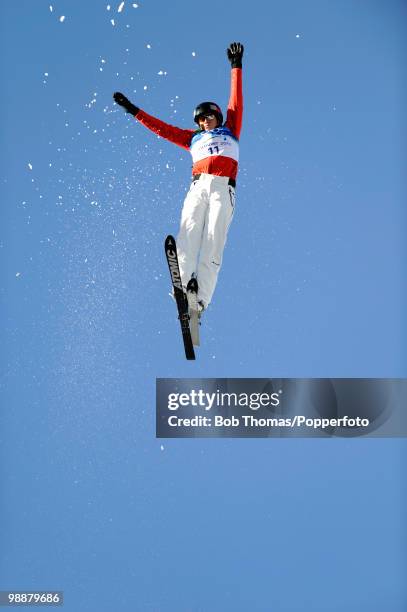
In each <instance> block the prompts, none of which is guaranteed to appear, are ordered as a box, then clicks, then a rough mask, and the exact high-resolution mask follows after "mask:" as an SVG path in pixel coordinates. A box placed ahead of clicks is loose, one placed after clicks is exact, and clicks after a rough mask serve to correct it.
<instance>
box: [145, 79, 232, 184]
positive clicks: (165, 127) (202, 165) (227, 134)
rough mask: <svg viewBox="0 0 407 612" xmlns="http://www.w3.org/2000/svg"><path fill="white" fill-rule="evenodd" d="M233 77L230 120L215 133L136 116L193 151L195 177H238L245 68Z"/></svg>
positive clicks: (147, 126) (193, 172)
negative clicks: (243, 73)
mask: <svg viewBox="0 0 407 612" xmlns="http://www.w3.org/2000/svg"><path fill="white" fill-rule="evenodd" d="M230 76H231V78H230V97H229V103H228V108H227V114H226V121H225V124H224V125H223V126H222V127H219V128H215V130H210V131H209V132H205V131H203V130H183V129H181V128H178V127H175V126H173V125H169V124H168V123H165V122H164V121H161V120H160V119H157V118H156V117H153V116H152V115H148V114H147V113H146V112H144V111H143V110H141V109H140V110H139V111H138V113H137V115H135V117H136V118H137V120H138V121H140V123H142V124H143V125H144V126H145V127H146V128H148V129H149V130H151V131H152V132H155V134H158V135H159V136H161V137H162V138H165V139H166V140H169V141H170V142H173V143H174V144H176V145H178V146H180V147H183V148H184V149H188V150H189V151H190V152H191V154H192V156H193V159H194V160H195V161H194V163H193V166H192V174H200V173H201V172H205V173H207V174H215V175H217V176H228V177H230V178H236V175H237V169H238V140H239V137H240V132H241V129H242V115H243V93H242V69H241V68H232V70H231V75H230Z"/></svg>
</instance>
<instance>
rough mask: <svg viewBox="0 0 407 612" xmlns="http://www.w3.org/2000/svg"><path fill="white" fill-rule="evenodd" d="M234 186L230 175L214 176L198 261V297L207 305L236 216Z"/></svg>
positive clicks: (213, 289)
mask: <svg viewBox="0 0 407 612" xmlns="http://www.w3.org/2000/svg"><path fill="white" fill-rule="evenodd" d="M234 205H235V190H234V188H233V187H232V186H230V185H228V179H227V178H224V177H214V178H213V181H212V186H211V191H210V194H209V207H208V210H207V214H206V220H205V226H204V233H203V236H202V246H201V251H200V255H199V262H198V271H197V278H198V286H199V292H198V299H199V300H202V302H203V303H204V305H205V307H206V306H208V305H209V304H210V302H211V299H212V295H213V292H214V291H215V286H216V281H217V279H218V274H219V270H220V267H221V265H222V257H223V249H224V247H225V244H226V237H227V233H228V229H229V225H230V223H231V221H232V218H233V212H234Z"/></svg>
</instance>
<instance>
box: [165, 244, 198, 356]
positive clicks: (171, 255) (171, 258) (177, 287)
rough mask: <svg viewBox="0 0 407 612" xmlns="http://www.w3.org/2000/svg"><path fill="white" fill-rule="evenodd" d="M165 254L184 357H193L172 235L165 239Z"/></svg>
mask: <svg viewBox="0 0 407 612" xmlns="http://www.w3.org/2000/svg"><path fill="white" fill-rule="evenodd" d="M165 256H166V258H167V263H168V268H169V271H170V276H171V282H172V286H173V288H174V297H175V301H176V303H177V309H178V318H179V322H180V324H181V331H182V340H183V342H184V348H185V357H186V358H187V359H195V352H194V347H193V344H192V338H191V330H190V328H189V314H188V300H187V297H186V295H185V293H184V290H183V288H182V282H181V274H180V271H179V265H178V256H177V245H176V242H175V238H174V237H173V236H167V238H166V239H165Z"/></svg>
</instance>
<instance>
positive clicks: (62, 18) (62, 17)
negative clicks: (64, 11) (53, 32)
mask: <svg viewBox="0 0 407 612" xmlns="http://www.w3.org/2000/svg"><path fill="white" fill-rule="evenodd" d="M59 21H60V22H61V23H63V22H64V21H65V15H61V17H60V18H59Z"/></svg>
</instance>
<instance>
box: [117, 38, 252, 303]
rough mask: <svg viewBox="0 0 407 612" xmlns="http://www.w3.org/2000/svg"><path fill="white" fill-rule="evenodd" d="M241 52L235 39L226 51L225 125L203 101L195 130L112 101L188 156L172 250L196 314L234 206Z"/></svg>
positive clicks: (210, 288)
mask: <svg viewBox="0 0 407 612" xmlns="http://www.w3.org/2000/svg"><path fill="white" fill-rule="evenodd" d="M243 51H244V47H243V45H242V44H241V43H238V42H234V43H232V44H231V45H230V46H229V47H228V49H227V57H228V59H229V61H230V63H231V87H230V98H229V104H228V108H227V114H226V121H225V123H223V115H222V111H221V109H220V107H219V106H218V105H217V104H216V103H215V102H202V103H201V104H199V105H198V106H197V107H196V108H195V111H194V121H195V123H197V124H198V126H199V129H198V130H195V131H194V130H185V129H180V128H178V127H174V126H172V125H169V124H168V123H165V122H163V121H161V120H160V119H157V118H156V117H152V116H151V115H148V114H147V113H146V112H145V111H143V110H141V109H140V108H138V107H137V106H135V105H134V104H132V103H131V102H130V100H128V99H127V98H126V96H124V95H123V94H122V93H120V92H116V93H115V94H114V95H113V97H114V100H115V102H116V103H117V104H119V105H120V106H122V107H123V108H124V109H125V110H126V111H127V112H128V113H130V114H132V115H133V116H134V117H135V118H136V119H137V120H138V121H140V123H142V124H143V125H144V126H145V127H147V128H148V129H149V130H151V131H152V132H155V133H156V134H158V135H159V136H161V137H162V138H166V139H167V140H169V141H171V142H173V143H175V144H177V145H179V146H180V147H183V148H184V149H188V150H189V151H190V153H191V155H192V161H193V166H192V184H191V187H190V189H189V191H188V194H187V196H186V198H185V201H184V206H183V209H182V215H181V226H180V231H179V234H178V238H177V253H178V261H179V269H180V273H181V279H182V285H183V287H184V290H187V291H188V290H189V287H190V286H191V283H196V282H197V291H198V293H197V298H196V299H195V306H194V307H195V308H197V309H198V311H199V312H200V314H201V312H202V311H203V310H204V309H205V308H207V306H208V305H209V304H210V302H211V299H212V295H213V292H214V290H215V286H216V281H217V278H218V274H219V270H220V267H221V264H222V255H223V249H224V247H225V243H226V237H227V232H228V229H229V225H230V223H231V221H232V217H233V212H234V206H235V186H236V175H237V170H238V161H239V137H240V131H241V126H242V114H243V95H242V57H243ZM195 286H196V285H195Z"/></svg>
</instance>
